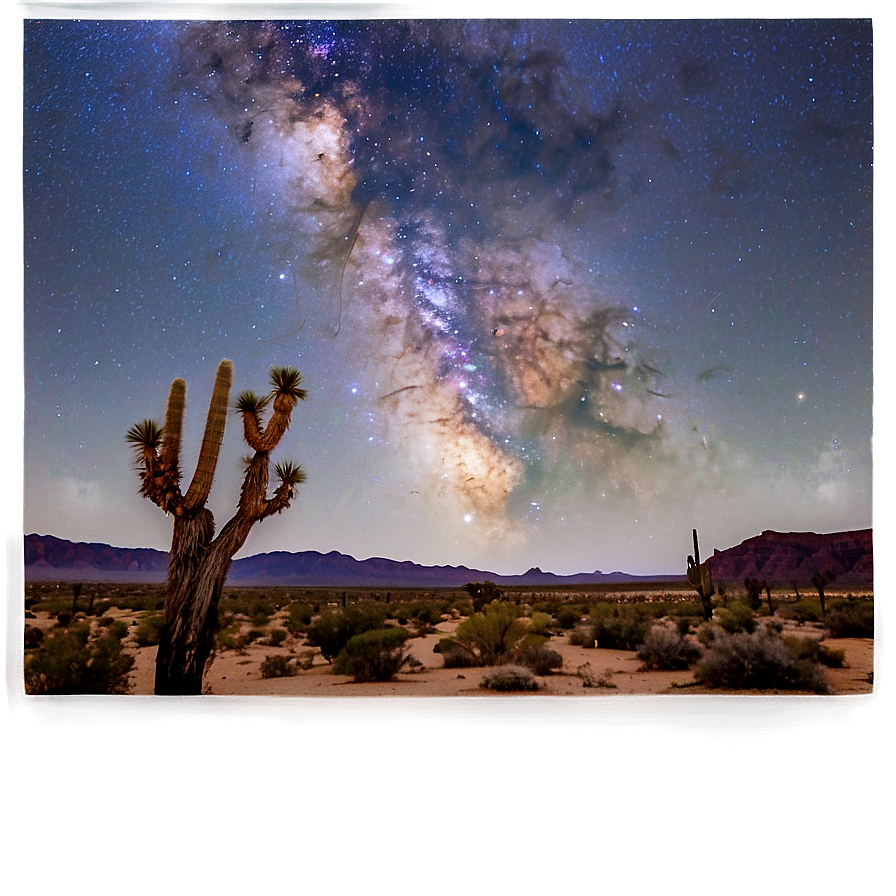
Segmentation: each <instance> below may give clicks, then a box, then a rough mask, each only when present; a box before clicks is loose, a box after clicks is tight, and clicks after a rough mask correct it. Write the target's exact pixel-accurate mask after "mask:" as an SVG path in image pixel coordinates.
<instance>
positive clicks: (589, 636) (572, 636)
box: [569, 625, 594, 647]
mask: <svg viewBox="0 0 896 896" xmlns="http://www.w3.org/2000/svg"><path fill="white" fill-rule="evenodd" d="M569 643H570V644H572V645H573V647H594V629H593V628H592V627H591V626H590V625H579V626H577V627H576V628H574V629H573V630H572V631H571V632H570V633H569Z"/></svg>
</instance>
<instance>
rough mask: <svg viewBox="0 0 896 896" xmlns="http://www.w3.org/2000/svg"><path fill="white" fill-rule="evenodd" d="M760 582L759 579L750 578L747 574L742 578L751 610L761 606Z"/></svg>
mask: <svg viewBox="0 0 896 896" xmlns="http://www.w3.org/2000/svg"><path fill="white" fill-rule="evenodd" d="M762 587H763V585H762V582H760V581H759V579H751V578H750V577H749V576H748V577H747V578H746V579H744V588H746V589H747V603H748V604H749V605H750V609H751V610H758V609H759V608H760V607H761V606H762V598H761V597H760V596H759V595H760V594H761V593H762Z"/></svg>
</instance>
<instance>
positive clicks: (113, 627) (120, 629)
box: [105, 619, 128, 641]
mask: <svg viewBox="0 0 896 896" xmlns="http://www.w3.org/2000/svg"><path fill="white" fill-rule="evenodd" d="M105 628H106V630H107V631H108V633H109V634H110V635H111V636H112V637H113V638H117V639H118V640H119V641H121V640H122V639H123V638H126V637H127V635H128V624H127V623H126V622H125V621H124V620H123V619H110V620H109V623H108V625H106V626H105Z"/></svg>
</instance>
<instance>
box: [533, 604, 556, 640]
mask: <svg viewBox="0 0 896 896" xmlns="http://www.w3.org/2000/svg"><path fill="white" fill-rule="evenodd" d="M552 622H553V618H552V617H551V616H550V615H549V614H548V613H539V612H538V611H537V610H536V611H534V612H533V613H532V615H531V616H530V617H529V631H530V632H531V633H532V634H533V635H545V636H549V635H550V633H551V623H552Z"/></svg>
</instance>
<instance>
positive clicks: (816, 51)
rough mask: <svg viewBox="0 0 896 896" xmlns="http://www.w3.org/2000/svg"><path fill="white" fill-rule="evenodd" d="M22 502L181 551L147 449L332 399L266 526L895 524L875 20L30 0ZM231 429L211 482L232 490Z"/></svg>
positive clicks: (673, 544)
mask: <svg viewBox="0 0 896 896" xmlns="http://www.w3.org/2000/svg"><path fill="white" fill-rule="evenodd" d="M24 35H25V45H24V209H25V220H24V238H25V276H24V286H25V299H24V310H25V343H24V345H25V480H24V494H25V515H24V526H25V532H40V533H50V534H53V535H56V536H59V537H61V538H68V539H71V540H75V541H100V542H107V543H110V544H114V545H118V546H128V547H156V548H161V549H167V547H168V545H169V542H170V532H171V521H170V520H168V519H166V518H165V516H164V514H162V513H161V511H159V510H158V508H156V507H155V506H153V505H152V504H150V502H148V501H146V500H144V499H141V497H140V496H139V494H138V487H139V480H138V477H137V475H136V473H135V472H134V470H133V468H132V465H131V455H130V451H129V450H128V447H127V445H126V444H125V441H124V436H125V433H126V432H127V430H128V428H129V427H130V426H131V425H132V424H133V423H135V422H137V421H138V420H142V419H144V418H146V417H152V418H155V419H156V420H158V421H159V422H161V421H162V420H163V418H164V409H165V399H166V396H167V391H168V386H169V384H170V382H171V380H172V379H173V378H174V377H176V376H182V377H183V378H184V379H185V380H186V382H187V416H186V422H185V449H184V450H185V454H186V457H185V464H184V466H185V468H186V469H187V471H188V475H191V474H192V469H193V466H194V464H195V458H196V454H197V453H198V444H199V441H200V439H201V434H202V427H203V425H204V421H205V412H206V408H207V402H208V398H209V396H210V393H211V388H212V382H213V379H214V372H215V367H216V365H217V363H218V361H219V360H220V359H222V358H225V357H227V358H231V359H232V360H233V362H234V368H235V370H234V386H233V392H232V395H233V396H234V397H235V396H236V395H237V394H238V393H239V392H241V391H242V390H244V389H254V390H256V391H263V390H264V389H265V388H266V382H267V371H268V368H269V367H270V366H271V365H272V364H281V365H286V364H289V365H293V366H295V367H298V368H299V369H300V370H301V371H302V374H303V385H304V386H305V387H306V388H307V390H308V398H307V400H306V401H305V402H304V403H302V404H301V405H300V406H299V407H298V408H297V409H296V412H295V414H294V416H293V425H292V428H291V430H290V432H289V433H288V434H287V436H286V437H285V438H284V440H283V442H282V443H281V446H280V448H279V449H278V451H277V452H276V454H275V456H274V459H275V460H280V459H285V458H293V459H295V460H296V461H298V462H300V463H301V464H302V465H303V467H304V468H305V470H306V472H307V475H308V481H307V484H305V485H303V486H302V487H301V489H300V493H299V498H298V500H297V501H295V502H294V504H293V507H292V508H291V509H290V510H288V511H286V512H285V513H284V514H282V515H280V516H278V517H275V518H272V519H269V520H265V521H264V522H263V523H260V524H258V525H257V526H256V528H255V529H254V530H253V533H252V535H251V536H250V538H249V541H248V542H247V544H246V547H245V549H244V550H243V552H242V555H247V554H252V553H258V552H261V551H270V550H290V551H298V550H311V549H313V550H319V551H329V550H338V551H342V552H344V553H348V554H352V555H353V556H355V557H358V558H365V557H370V556H383V557H390V558H394V559H398V560H406V559H408V560H414V561H417V562H420V563H426V564H466V565H471V566H478V567H480V568H486V569H490V570H493V571H495V572H499V573H516V572H523V571H524V570H526V569H527V568H529V567H531V566H540V567H541V568H542V569H545V570H551V571H554V572H558V573H572V572H580V571H591V570H594V569H601V570H604V571H611V570H617V569H621V570H625V571H628V572H632V573H663V572H674V573H682V572H683V571H684V568H685V559H686V556H687V554H688V553H689V552H690V551H691V550H692V548H691V529H692V528H693V527H697V528H698V530H699V532H700V536H701V547H702V549H703V552H704V554H705V555H708V554H709V553H710V552H711V550H712V549H713V548H720V549H722V548H726V547H730V546H732V545H734V544H737V543H739V542H740V541H742V540H743V539H745V538H748V537H751V536H753V535H756V534H759V532H761V531H762V530H764V529H776V530H779V531H795V530H800V531H805V530H813V531H818V532H830V531H837V530H842V529H852V528H863V527H867V526H870V525H871V434H872V415H871V410H872V154H873V132H872V124H873V122H872V113H873V104H872V90H873V86H872V76H871V61H872V47H871V41H872V35H871V25H870V23H869V22H866V21H850V20H844V19H840V20H827V21H824V20H822V21H809V20H805V21H797V22H788V21H749V20H740V21H728V22H722V21H708V20H694V21H678V22H663V21H649V22H601V21H573V22H566V21H562V22H561V21H550V20H538V21H523V22H505V21H478V22H477V21H452V22H449V21H444V22H438V21H424V22H419V21H418V22H415V23H409V22H404V21H388V22H385V21H379V22H377V21H361V22H359V21H355V22H351V21H315V22H250V23H223V22H213V23H211V22H210V23H191V22H161V21H151V22H128V21H105V22H88V21H74V20H58V21H52V20H43V21H33V20H32V21H26V22H25V29H24ZM245 451H246V448H245V445H244V443H243V442H242V438H241V426H240V423H239V419H238V418H237V417H236V416H234V417H233V418H232V419H231V420H230V422H229V424H228V430H227V433H226V435H225V444H224V448H223V450H222V454H221V459H220V462H219V467H218V476H217V479H216V486H215V489H214V491H213V495H212V503H211V506H212V510H213V511H214V513H215V517H216V520H217V522H218V525H219V527H220V526H221V525H223V523H224V522H225V521H226V520H227V519H228V518H229V516H230V514H231V513H232V511H233V509H234V507H235V502H236V499H237V494H238V487H239V481H240V458H241V456H242V455H243V454H244V453H245Z"/></svg>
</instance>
